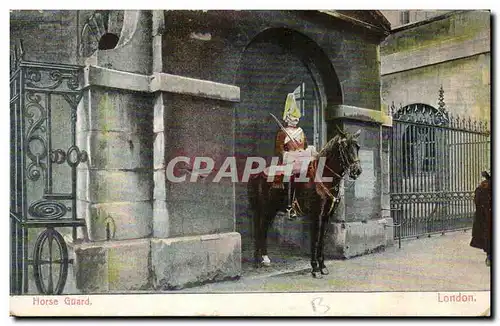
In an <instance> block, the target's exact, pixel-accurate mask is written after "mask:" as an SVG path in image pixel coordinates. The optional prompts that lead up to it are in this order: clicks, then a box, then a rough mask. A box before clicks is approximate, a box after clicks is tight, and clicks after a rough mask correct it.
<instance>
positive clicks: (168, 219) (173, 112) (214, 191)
mask: <svg viewBox="0 0 500 326" xmlns="http://www.w3.org/2000/svg"><path fill="white" fill-rule="evenodd" d="M151 91H152V92H154V93H155V117H154V121H155V122H154V128H155V129H154V135H155V136H154V137H155V143H154V169H155V171H154V175H155V178H154V205H153V210H154V212H153V215H154V218H153V221H154V222H153V226H154V227H153V235H154V238H153V239H152V240H151V264H152V269H153V270H154V279H155V283H154V287H155V288H157V289H162V290H168V289H176V288H181V287H184V286H185V285H186V284H201V283H204V282H208V281H216V280H222V279H226V278H234V277H237V276H239V275H240V274H241V237H240V234H239V233H237V232H234V231H235V220H234V204H235V202H234V201H235V196H234V183H233V182H232V180H230V179H229V178H224V179H222V180H221V182H212V181H213V179H214V177H215V175H214V174H211V175H210V176H209V177H208V178H199V179H198V180H196V182H190V179H191V175H190V174H189V173H186V172H185V170H184V172H182V173H181V175H185V176H186V180H185V181H183V182H179V183H177V182H172V180H168V178H167V177H166V167H167V165H168V164H169V162H170V161H172V160H173V159H174V158H176V157H177V156H184V157H188V158H190V159H191V163H192V162H193V160H194V159H195V158H196V157H209V158H211V159H213V160H214V163H215V166H214V167H215V169H216V170H218V169H220V168H221V166H222V164H223V162H224V161H225V159H226V158H227V157H229V158H230V157H232V156H233V146H234V145H233V142H234V140H233V139H234V137H233V131H234V127H233V126H234V122H233V120H234V116H233V105H234V102H236V101H238V100H239V88H238V87H235V86H232V85H225V84H220V83H214V82H211V81H206V80H199V79H193V78H186V77H182V76H174V75H169V74H165V73H155V74H154V77H153V79H152V83H151ZM194 112H196V113H195V114H194ZM178 167H179V168H181V170H182V168H183V167H184V168H187V169H189V168H193V166H192V165H190V164H189V163H182V162H181V163H178ZM176 176H177V177H179V175H176Z"/></svg>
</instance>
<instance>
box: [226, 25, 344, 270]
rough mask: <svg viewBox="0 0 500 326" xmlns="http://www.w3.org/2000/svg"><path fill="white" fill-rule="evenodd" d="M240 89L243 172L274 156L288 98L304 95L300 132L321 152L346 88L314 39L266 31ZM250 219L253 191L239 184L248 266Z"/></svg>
mask: <svg viewBox="0 0 500 326" xmlns="http://www.w3.org/2000/svg"><path fill="white" fill-rule="evenodd" d="M237 85H238V86H239V87H240V90H241V102H240V103H239V105H238V106H237V108H236V111H235V155H236V157H237V158H238V161H239V162H240V164H241V166H244V164H245V158H246V157H249V156H260V157H264V158H265V159H266V160H267V161H268V162H270V160H271V158H272V156H274V141H275V136H276V131H277V130H278V129H277V128H278V126H277V124H276V122H275V121H274V120H273V119H272V117H271V116H270V114H269V113H272V114H274V115H275V116H276V117H278V118H281V116H282V113H283V108H284V104H285V100H286V96H287V94H288V93H292V92H294V91H296V92H298V93H300V94H298V98H297V99H298V104H299V106H300V107H301V110H302V115H303V116H302V118H301V122H300V126H301V127H302V128H303V129H304V132H305V133H306V137H307V142H308V144H309V145H315V146H316V147H317V148H320V147H321V146H322V145H323V144H324V142H325V138H326V135H327V133H326V122H325V118H324V116H325V114H324V113H325V110H326V109H327V107H328V106H330V105H332V104H341V103H342V92H341V88H340V83H339V82H338V79H337V76H336V74H335V71H334V70H333V67H332V65H331V63H330V61H329V60H328V58H327V56H326V55H325V54H324V53H323V51H322V50H321V48H320V47H319V46H318V45H317V44H315V43H314V42H313V41H312V40H311V39H309V38H307V37H306V36H304V35H302V34H300V33H298V32H296V31H293V30H290V29H281V28H280V29H269V30H266V31H264V32H262V33H260V34H259V35H258V36H257V37H255V38H254V39H253V40H252V42H250V43H249V45H248V46H247V47H246V49H245V51H244V53H243V56H242V60H241V64H240V69H239V77H238V80H237ZM250 214H251V212H250V211H249V207H248V198H247V185H246V184H238V185H237V186H236V209H235V215H236V230H237V231H238V232H240V234H241V236H242V250H243V261H245V259H250V258H251V254H249V253H250V251H251V250H252V248H253V244H252V221H251V216H250ZM299 232H300V231H299ZM269 236H270V239H271V240H270V241H273V240H275V241H276V240H277V238H278V235H277V234H270V235H269ZM297 241H299V242H301V241H302V239H300V240H299V239H297ZM298 245H299V246H301V245H300V244H298Z"/></svg>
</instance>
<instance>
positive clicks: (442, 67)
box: [381, 11, 491, 119]
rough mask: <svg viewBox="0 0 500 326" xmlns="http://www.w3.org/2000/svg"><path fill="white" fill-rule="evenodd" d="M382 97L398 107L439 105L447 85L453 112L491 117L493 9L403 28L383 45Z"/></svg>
mask: <svg viewBox="0 0 500 326" xmlns="http://www.w3.org/2000/svg"><path fill="white" fill-rule="evenodd" d="M381 56H382V57H381V59H382V71H381V72H382V98H383V101H384V105H387V106H389V105H391V103H392V102H394V103H395V105H396V106H397V107H399V104H402V106H405V105H408V104H413V103H424V104H428V105H431V106H433V107H438V103H437V102H438V91H439V88H440V87H441V86H443V90H444V94H445V95H444V96H445V103H446V108H447V110H448V111H449V112H450V113H454V114H459V115H467V116H472V117H475V118H480V119H489V116H490V105H491V103H490V97H491V91H490V88H491V82H490V67H491V63H490V62H491V56H490V13H489V12H488V11H460V12H457V13H455V14H453V15H450V16H447V17H445V18H444V19H439V20H435V21H430V22H428V23H426V24H422V25H419V26H415V27H409V28H408V29H403V30H400V31H398V32H396V33H394V34H392V35H391V36H390V37H388V38H387V39H386V40H385V41H384V42H383V43H382V45H381Z"/></svg>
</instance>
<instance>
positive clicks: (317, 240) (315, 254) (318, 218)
mask: <svg viewBox="0 0 500 326" xmlns="http://www.w3.org/2000/svg"><path fill="white" fill-rule="evenodd" d="M318 204H319V203H318ZM324 204H325V203H324V201H323V200H322V201H321V203H320V204H319V207H321V208H323V207H324ZM315 206H316V205H315ZM316 207H318V206H316ZM322 215H323V209H321V212H314V213H313V214H311V217H312V221H311V267H312V270H311V274H312V277H314V278H321V277H322V273H321V267H320V262H319V260H318V258H319V257H320V246H321V230H322V229H323V227H322V224H323V223H322V222H323V221H322Z"/></svg>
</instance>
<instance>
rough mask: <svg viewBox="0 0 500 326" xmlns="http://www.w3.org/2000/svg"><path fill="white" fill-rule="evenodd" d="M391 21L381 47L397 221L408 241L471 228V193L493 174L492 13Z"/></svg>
mask: <svg viewBox="0 0 500 326" xmlns="http://www.w3.org/2000/svg"><path fill="white" fill-rule="evenodd" d="M386 14H387V16H388V18H389V19H390V20H391V22H394V27H395V28H393V30H392V32H391V35H390V36H389V37H387V38H386V39H385V40H384V41H383V42H382V45H381V62H382V63H381V75H382V77H381V79H382V101H383V106H384V107H385V108H386V110H387V111H386V112H388V114H390V115H391V116H392V117H393V135H392V139H393V145H392V161H391V169H392V170H391V175H392V181H391V204H392V205H393V207H392V208H393V209H394V211H393V217H394V216H395V215H397V214H399V217H395V219H396V220H398V221H400V222H403V225H402V226H401V228H402V236H403V237H409V236H422V235H425V234H430V233H433V232H444V231H446V230H449V229H456V228H463V227H466V226H470V225H472V216H473V212H474V210H475V208H474V205H473V195H474V192H473V191H474V189H475V187H476V186H477V184H479V182H480V181H481V171H484V170H488V169H489V168H490V167H491V166H490V163H491V155H490V151H491V150H490V138H489V134H490V116H491V79H490V71H491V52H490V51H491V49H490V43H491V26H490V19H491V18H490V17H491V14H490V12H489V11H438V12H436V11H432V12H427V11H399V12H398V11H392V12H388V13H386ZM408 17H409V18H410V19H409V21H408V19H407V18H408ZM403 18H404V19H403ZM398 19H399V20H398ZM405 221H406V222H405ZM405 223H406V225H404V224H405Z"/></svg>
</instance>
